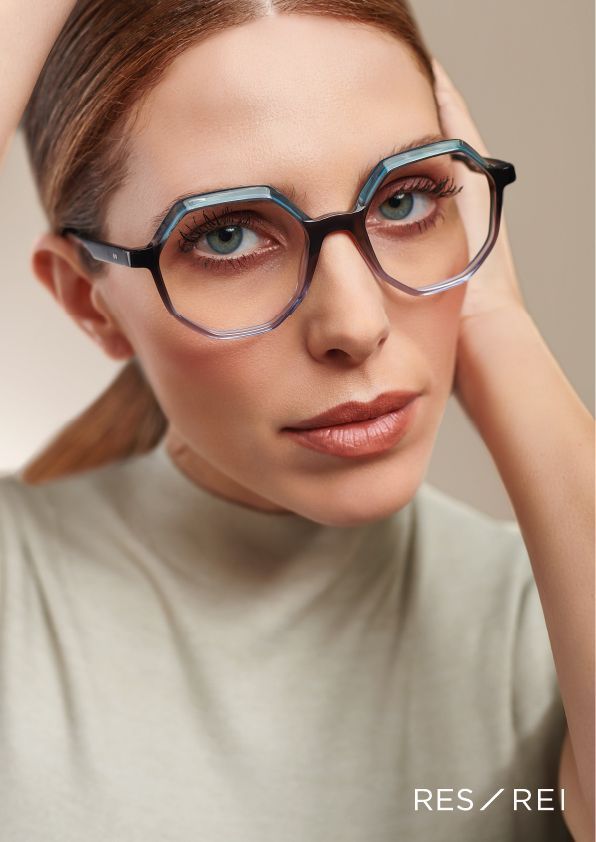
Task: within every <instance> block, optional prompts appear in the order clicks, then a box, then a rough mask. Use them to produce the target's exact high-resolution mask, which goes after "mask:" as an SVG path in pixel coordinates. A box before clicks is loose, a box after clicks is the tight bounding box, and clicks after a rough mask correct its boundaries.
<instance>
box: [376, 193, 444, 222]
mask: <svg viewBox="0 0 596 842" xmlns="http://www.w3.org/2000/svg"><path fill="white" fill-rule="evenodd" d="M430 203H431V200H430V199H429V198H428V196H424V195H423V194H422V193H416V192H411V193H406V192H399V193H394V194H393V195H392V196H390V197H389V198H388V199H385V201H384V202H382V203H381V204H380V205H379V210H380V212H381V214H382V215H383V216H384V217H385V219H390V220H392V221H398V222H399V221H401V220H405V221H406V222H414V221H416V220H417V219H420V218H424V216H425V215H426V213H427V212H426V213H425V204H426V205H428V204H430ZM413 210H414V212H412V211H413Z"/></svg>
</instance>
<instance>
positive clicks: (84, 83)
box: [20, 0, 434, 484]
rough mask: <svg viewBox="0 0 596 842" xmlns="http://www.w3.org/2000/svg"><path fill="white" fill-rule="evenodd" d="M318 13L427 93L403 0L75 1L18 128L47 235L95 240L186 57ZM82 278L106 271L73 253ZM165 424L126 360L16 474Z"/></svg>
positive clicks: (99, 460)
mask: <svg viewBox="0 0 596 842" xmlns="http://www.w3.org/2000/svg"><path fill="white" fill-rule="evenodd" d="M271 10H273V11H276V12H280V13H284V12H286V13H290V12H297V13H301V14H315V15H330V16H333V17H338V18H342V19H345V20H350V21H354V22H360V23H363V24H368V25H372V26H375V27H377V28H379V29H381V30H383V31H384V32H388V33H390V34H392V35H394V36H395V37H396V38H398V39H399V40H400V41H401V42H402V43H405V44H407V45H408V47H409V48H410V50H411V52H412V54H413V57H414V59H415V60H416V62H417V63H418V65H419V67H420V69H421V70H422V72H423V73H424V74H425V75H426V76H427V77H428V79H429V81H430V83H431V84H433V85H434V74H433V69H432V64H431V60H430V55H429V53H428V50H427V48H426V46H425V44H424V42H423V40H422V37H421V35H420V32H419V30H418V26H417V24H416V21H415V19H414V17H413V14H412V11H411V9H410V6H409V4H408V2H407V0H178V2H174V3H173V2H172V0H134V2H131V0H110V2H109V3H106V2H105V0H80V2H78V3H77V4H76V6H75V8H74V9H73V11H72V12H71V14H70V17H69V18H68V20H67V21H66V23H65V25H64V27H63V29H62V31H61V33H60V35H59V37H58V39H57V41H56V43H55V44H54V45H53V47H52V50H51V51H50V54H49V56H48V58H47V60H46V62H45V64H44V66H43V69H42V71H41V73H40V75H39V78H38V80H37V82H36V85H35V88H34V89H33V92H32V94H31V97H30V99H29V102H28V104H27V107H26V109H25V112H24V114H23V118H22V121H21V126H22V128H23V131H24V135H25V143H26V147H27V152H28V156H29V161H30V164H31V169H32V172H33V177H34V180H35V183H36V186H37V191H38V194H39V197H40V200H41V204H42V206H43V208H44V210H45V213H46V216H47V218H48V221H49V224H50V227H51V230H52V231H53V232H54V233H58V232H59V231H60V229H61V228H63V227H66V226H68V227H72V228H76V229H79V230H80V231H82V232H83V233H84V234H86V235H87V236H88V237H89V238H91V239H98V240H105V239H107V237H106V236H105V233H104V232H105V227H104V226H105V221H106V220H105V214H106V210H107V204H108V201H109V199H110V196H111V195H112V194H113V193H114V192H115V191H116V190H117V188H118V186H119V185H121V184H122V182H123V180H124V178H125V176H126V167H127V136H128V132H129V129H130V127H131V126H132V124H133V123H134V120H135V119H136V117H137V116H138V113H139V110H140V106H141V105H142V103H143V101H144V98H145V97H146V96H147V95H148V94H149V93H150V91H151V90H152V88H153V87H155V85H156V84H157V83H158V82H159V80H160V78H161V77H162V76H163V74H164V72H165V71H166V70H167V68H168V66H169V65H170V64H171V63H172V62H173V61H174V59H175V58H176V57H177V56H178V55H180V54H181V53H183V52H184V51H185V50H186V49H187V48H189V47H191V46H193V45H195V44H197V43H199V42H200V41H201V40H203V39H204V38H206V37H207V36H209V35H211V34H213V33H215V32H218V31H221V30H225V29H227V28H228V27H231V26H235V25H238V24H243V23H246V22H248V21H251V20H254V19H257V18H259V17H262V16H264V15H266V14H268V13H269V12H270V11H271ZM80 259H81V262H82V264H83V265H84V266H85V267H86V269H87V270H88V272H89V274H90V275H91V276H95V277H97V276H99V275H101V274H102V273H105V272H106V264H105V263H100V262H99V261H96V260H94V259H93V258H91V257H90V256H89V254H88V252H86V250H84V249H81V252H80ZM166 428H167V419H166V417H165V415H164V413H163V412H162V410H161V407H160V405H159V404H158V402H157V399H156V398H155V395H154V393H153V390H152V389H151V387H150V385H149V383H148V382H147V380H146V378H145V375H144V373H143V370H142V368H141V366H140V364H139V361H138V360H137V358H136V357H135V358H132V359H131V360H129V361H127V362H126V363H125V364H124V366H123V368H122V369H121V371H120V373H119V374H118V376H117V377H116V378H115V380H114V381H113V382H112V383H111V384H110V385H109V386H108V388H107V389H106V390H105V391H104V392H103V394H102V395H100V397H99V398H98V399H97V400H96V401H95V402H94V403H93V404H92V405H91V406H89V407H88V408H87V409H86V410H84V411H83V412H82V413H81V414H80V415H78V416H77V417H76V418H74V419H73V420H72V421H70V422H68V423H67V424H66V425H65V426H64V427H63V428H62V429H60V430H59V431H58V433H57V434H56V435H55V436H54V437H53V438H52V439H51V441H50V442H49V443H46V445H45V446H44V448H43V449H42V451H41V452H40V453H39V454H37V455H36V456H34V457H33V459H32V460H31V461H30V462H29V463H28V464H27V465H25V467H24V468H23V469H22V470H21V472H20V477H21V479H22V480H23V481H24V482H28V483H31V484H35V483H41V482H45V481H47V480H50V479H54V478H56V477H59V476H65V475H68V474H72V473H77V472H79V471H84V470H88V469H90V468H93V467H99V466H100V465H104V464H108V463H110V462H114V461H116V460H120V459H124V458H126V457H129V456H132V455H134V454H137V453H138V454H140V453H143V452H146V451H148V450H150V449H151V448H153V447H155V445H156V444H157V443H158V442H159V441H160V439H161V438H162V437H163V435H164V433H165V431H166Z"/></svg>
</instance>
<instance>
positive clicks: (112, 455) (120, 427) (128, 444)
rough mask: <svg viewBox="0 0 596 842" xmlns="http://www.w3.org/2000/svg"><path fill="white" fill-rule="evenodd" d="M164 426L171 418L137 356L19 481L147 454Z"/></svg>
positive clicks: (48, 477) (38, 479) (47, 477)
mask: <svg viewBox="0 0 596 842" xmlns="http://www.w3.org/2000/svg"><path fill="white" fill-rule="evenodd" d="M166 428H167V419H166V417H165V415H164V413H163V411H162V409H161V407H160V405H159V403H158V402H157V399H156V397H155V395H154V393H153V389H152V388H151V386H150V385H149V383H148V382H147V380H146V378H145V375H144V373H143V370H142V368H141V366H140V365H139V362H138V360H137V359H136V357H133V358H132V359H131V360H129V361H128V362H126V364H125V365H124V366H123V368H122V369H121V370H120V372H119V373H118V375H117V376H116V378H115V380H113V381H112V383H110V385H109V386H108V387H107V389H106V390H105V391H104V392H103V393H102V394H101V395H100V396H99V397H98V398H97V399H96V400H95V401H94V402H93V403H92V404H91V405H90V406H88V407H87V409H85V410H83V412H82V413H81V414H80V415H78V416H77V417H76V418H74V419H73V420H72V421H69V422H68V423H67V424H66V426H65V427H63V428H62V429H61V430H59V431H58V433H57V434H56V435H55V436H54V438H52V439H51V440H50V442H49V443H48V444H47V445H46V446H45V447H44V448H43V450H42V451H41V453H39V454H38V455H37V456H34V457H33V459H32V460H31V461H30V462H29V463H27V464H26V465H25V467H24V468H23V469H21V471H20V473H19V477H20V479H21V480H22V481H23V482H26V483H29V484H32V485H37V484H40V483H43V482H47V481H48V480H52V479H57V478H58V477H61V476H66V475H69V474H74V473H78V472H80V471H87V470H90V469H92V468H96V467H99V466H100V465H104V464H107V463H109V462H114V461H117V460H120V459H124V458H126V457H128V456H133V455H135V454H140V453H145V452H147V451H148V450H151V449H152V448H153V447H155V445H156V444H157V443H158V442H159V441H160V440H161V439H162V437H163V435H164V433H165V431H166Z"/></svg>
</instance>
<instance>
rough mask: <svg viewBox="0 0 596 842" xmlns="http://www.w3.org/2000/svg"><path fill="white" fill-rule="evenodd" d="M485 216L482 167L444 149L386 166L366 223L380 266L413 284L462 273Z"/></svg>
mask: <svg viewBox="0 0 596 842" xmlns="http://www.w3.org/2000/svg"><path fill="white" fill-rule="evenodd" d="M469 160H472V159H469ZM473 166H474V167H476V164H475V163H473ZM490 218H491V189H490V181H489V178H488V176H487V175H486V173H485V172H484V171H483V170H478V171H476V170H472V169H470V168H469V167H468V166H467V165H466V163H464V162H463V161H460V160H455V159H454V158H453V157H452V155H451V154H450V153H444V154H442V155H436V156H434V157H432V158H426V159H424V160H422V161H417V162H415V163H413V164H408V165H406V166H404V167H398V168H397V169H394V170H392V171H391V172H390V173H389V174H388V175H387V176H386V178H385V179H384V181H383V182H382V184H380V185H379V187H378V189H377V190H376V192H375V195H374V197H373V199H372V202H371V205H370V208H369V210H368V213H367V217H366V229H367V232H368V237H369V239H370V242H371V245H372V247H373V250H374V252H375V254H376V256H377V259H378V261H379V263H380V265H381V268H382V269H383V270H384V271H385V272H386V273H387V274H388V275H390V276H391V277H392V278H394V279H395V280H398V281H401V282H402V283H404V284H406V285H407V286H410V287H412V288H414V289H419V288H421V287H425V286H428V285H432V284H438V283H442V282H444V281H448V280H450V279H451V278H454V277H456V276H458V275H461V274H463V273H464V272H465V270H466V269H467V267H468V265H469V264H470V263H471V262H472V261H473V260H474V258H475V257H476V255H477V254H478V252H479V251H480V250H481V249H482V247H483V245H484V243H485V241H486V239H487V237H488V234H489V230H490Z"/></svg>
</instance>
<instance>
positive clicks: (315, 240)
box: [303, 207, 382, 289]
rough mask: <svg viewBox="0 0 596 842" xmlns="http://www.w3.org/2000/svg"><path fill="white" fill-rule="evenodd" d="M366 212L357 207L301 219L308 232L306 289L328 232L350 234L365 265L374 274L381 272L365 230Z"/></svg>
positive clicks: (365, 209) (364, 208) (364, 209)
mask: <svg viewBox="0 0 596 842" xmlns="http://www.w3.org/2000/svg"><path fill="white" fill-rule="evenodd" d="M366 212H367V208H366V207H363V208H358V209H357V210H352V211H346V212H343V211H339V212H337V213H327V214H324V215H323V216H319V217H317V218H316V219H305V220H303V224H304V227H305V229H306V232H307V234H308V240H309V252H308V263H307V270H306V284H305V287H306V289H308V287H309V286H310V283H311V281H312V278H313V275H314V273H315V269H316V266H317V262H318V259H319V254H320V252H321V248H322V246H323V242H324V240H325V237H326V236H327V235H328V234H333V233H334V232H336V231H345V232H346V233H348V234H350V235H351V237H352V240H353V241H354V244H355V245H356V248H357V249H358V251H359V252H360V254H361V255H362V257H363V258H364V260H365V261H366V264H367V266H368V267H369V268H370V270H371V271H372V272H373V273H374V274H375V275H376V276H379V275H380V274H382V270H381V272H380V271H379V270H380V267H379V266H378V264H377V261H376V258H375V254H374V252H373V249H372V246H371V244H370V240H369V239H368V234H367V232H366Z"/></svg>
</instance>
